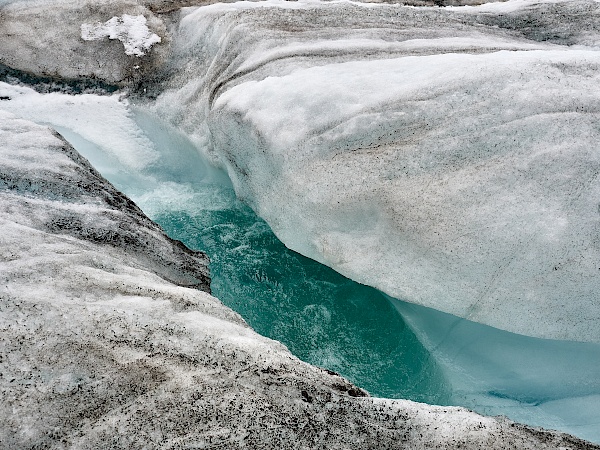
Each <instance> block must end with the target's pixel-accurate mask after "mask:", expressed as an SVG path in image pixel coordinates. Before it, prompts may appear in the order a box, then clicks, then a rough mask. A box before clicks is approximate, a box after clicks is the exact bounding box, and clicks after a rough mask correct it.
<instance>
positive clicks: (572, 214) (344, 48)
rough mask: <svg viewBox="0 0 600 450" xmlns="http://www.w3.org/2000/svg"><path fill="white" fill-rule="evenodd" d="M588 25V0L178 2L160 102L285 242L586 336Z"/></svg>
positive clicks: (597, 332) (592, 238)
mask: <svg viewBox="0 0 600 450" xmlns="http://www.w3.org/2000/svg"><path fill="white" fill-rule="evenodd" d="M598 23H600V5H599V4H598V2H592V1H559V2H551V3H534V2H517V3H514V4H513V3H511V4H504V5H495V4H494V5H485V6H483V7H481V8H477V7H461V8H448V9H426V8H407V7H402V6H398V5H395V6H385V5H377V6H374V5H369V6H365V5H357V4H350V3H331V4H321V3H302V2H300V3H293V4H288V3H285V4H279V3H276V2H271V3H269V2H265V3H260V4H253V3H236V4H228V5H213V6H209V7H205V8H199V9H188V10H185V11H184V13H183V15H182V18H181V21H180V25H179V28H178V30H177V32H176V35H175V39H174V43H173V48H174V52H175V53H174V56H173V58H172V61H173V62H172V66H170V67H169V68H168V70H171V72H170V78H169V82H167V83H165V84H164V87H166V91H165V92H164V93H163V94H162V95H160V96H159V97H158V99H157V105H158V106H157V110H158V111H159V113H160V114H161V115H162V116H164V117H167V118H170V120H171V121H172V123H174V124H176V125H177V126H179V127H181V128H182V129H183V130H185V132H186V133H188V134H189V136H191V138H192V139H193V140H194V142H195V143H196V144H197V145H198V146H199V147H207V148H208V152H207V153H208V154H209V156H210V157H211V158H213V160H215V161H218V162H219V163H220V164H221V165H222V166H224V167H225V168H226V169H227V171H228V172H229V174H230V176H231V178H232V180H233V183H234V186H235V188H236V191H237V193H238V194H239V195H240V196H241V197H242V198H243V199H245V200H247V201H248V202H249V203H250V204H251V205H252V207H253V208H254V209H255V210H256V211H257V213H258V214H259V215H260V216H261V217H263V218H265V219H266V220H267V222H268V223H269V225H270V226H271V227H272V228H273V230H274V231H275V233H276V234H277V236H278V237H280V238H281V240H282V241H283V242H284V243H285V244H286V245H287V246H289V247H290V248H292V249H294V250H296V251H299V252H300V253H302V254H304V255H307V256H309V257H311V258H313V259H316V260H318V261H321V262H323V263H325V264H327V265H329V266H331V267H334V268H335V269H336V270H338V271H339V272H341V273H343V274H345V275H347V276H349V277H350V278H352V279H354V280H357V281H360V282H362V283H365V284H369V285H372V286H375V287H378V288H379V289H381V290H383V291H385V292H386V293H388V294H390V295H392V296H394V297H396V298H402V299H406V300H408V301H410V302H414V303H418V304H422V305H426V306H431V307H434V308H436V309H439V310H442V311H445V312H449V313H452V314H455V315H458V316H462V317H467V318H469V319H470V320H473V321H477V322H481V323H485V324H488V325H492V326H494V327H498V328H501V329H505V330H509V331H512V332H517V333H521V334H526V335H531V336H536V337H544V338H554V339H567V340H579V341H593V342H598V341H599V340H600V327H598V325H597V324H598V320H599V319H600V302H598V292H599V289H600V266H598V261H600V247H599V244H598V239H597V236H598V226H599V224H600V215H599V206H598V205H599V199H600V183H599V182H598V173H600V152H598V146H597V142H598V141H599V139H600V130H599V129H598V126H597V124H598V122H599V111H600V94H599V93H598V92H599V91H598V89H597V86H598V83H599V82H600V70H599V69H600V52H599V51H598V45H599V43H600V38H599V34H598V28H597V24H598ZM207 136H209V139H207Z"/></svg>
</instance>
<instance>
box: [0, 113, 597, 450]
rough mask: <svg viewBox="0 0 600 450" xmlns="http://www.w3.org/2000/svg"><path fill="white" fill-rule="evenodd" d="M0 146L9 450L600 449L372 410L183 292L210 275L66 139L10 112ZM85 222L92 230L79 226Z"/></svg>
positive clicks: (1, 319) (451, 416)
mask: <svg viewBox="0 0 600 450" xmlns="http://www.w3.org/2000/svg"><path fill="white" fill-rule="evenodd" d="M0 139H1V142H2V145H1V146H0V177H1V178H0V222H1V224H2V234H1V235H0V244H1V245H0V269H1V270H0V274H1V275H0V277H1V280H2V282H1V283H0V352H1V354H2V359H0V367H1V370H2V377H1V378H0V389H1V390H2V396H1V397H0V423H1V426H0V439H1V441H2V445H3V448H7V449H13V448H14V449H17V448H25V447H27V448H31V447H53V448H61V447H85V448H132V447H138V446H139V447H142V446H143V447H145V448H179V447H182V446H190V447H215V446H226V447H230V446H232V445H234V446H240V447H247V448H261V447H268V448H299V449H304V448H306V449H309V448H311V449H312V448H348V447H349V446H352V447H357V448H381V447H385V448H406V447H410V448H448V447H452V446H459V445H460V446H461V447H463V448H481V449H483V448H486V449H488V448H492V449H494V448H497V449H504V448H531V449H534V448H535V449H539V448H558V447H560V448H573V449H575V448H593V447H592V446H591V445H589V444H586V443H584V442H581V441H578V440H576V439H573V438H571V437H569V436H565V435H559V434H555V433H547V432H542V431H539V430H531V429H529V428H527V427H524V426H520V425H516V424H513V423H510V422H508V421H506V420H502V419H494V418H485V417H481V416H478V415H477V414H474V413H471V412H468V411H466V410H464V409H459V408H450V407H444V408H442V407H435V406H428V405H422V404H416V403H412V402H408V401H392V400H383V399H373V398H370V397H364V396H363V395H364V393H363V392H361V391H360V390H359V389H357V388H356V387H354V386H352V385H351V384H349V383H348V382H347V381H346V380H344V379H343V378H341V377H339V376H336V375H332V374H328V373H326V372H325V371H323V370H321V369H318V368H315V367H313V366H310V365H307V364H305V363H302V362H300V361H299V360H297V359H295V358H294V357H292V356H291V355H290V354H289V352H288V351H287V349H285V347H283V346H282V345H281V344H279V343H277V342H276V341H272V340H269V339H266V338H264V337H261V336H260V335H258V334H256V333H255V332H253V331H252V330H251V329H250V328H249V327H248V326H247V325H246V324H245V323H244V321H243V320H242V319H241V318H240V317H239V316H238V315H237V314H236V313H234V312H233V311H231V310H229V309H227V308H225V307H224V306H223V305H222V304H221V303H220V302H219V301H218V300H217V299H215V298H214V297H211V296H210V295H209V294H207V293H205V292H201V291H199V290H196V289H189V288H184V287H181V286H180V285H179V284H180V281H179V280H186V279H189V278H194V277H197V275H198V274H203V273H204V270H205V266H204V264H205V261H204V260H203V258H202V255H200V254H196V253H194V252H190V251H189V250H187V249H186V248H184V247H183V246H179V245H176V244H175V243H174V242H173V241H171V240H170V239H169V238H167V237H166V236H165V235H164V234H163V233H162V232H161V231H160V230H159V229H158V227H156V225H154V224H153V223H152V222H150V221H149V220H148V219H147V218H146V217H145V216H144V215H143V214H142V213H141V212H140V211H139V209H137V208H136V207H135V206H134V205H133V204H132V203H131V202H130V201H128V199H127V198H126V197H124V196H123V195H121V194H119V193H118V192H117V191H116V190H115V189H114V188H113V187H112V186H111V185H109V184H108V183H107V182H106V181H105V180H104V179H102V178H101V177H100V176H99V175H98V174H97V173H96V172H95V171H94V170H93V169H92V168H91V166H90V165H89V164H88V163H87V162H86V161H85V160H84V159H83V158H81V157H80V156H79V155H78V154H77V153H76V152H75V151H74V150H73V149H72V148H71V147H70V146H69V145H68V144H67V143H66V142H65V141H64V140H63V139H61V138H60V136H59V135H57V134H55V133H53V132H51V131H50V130H49V129H47V128H45V127H41V126H38V125H34V124H32V123H31V122H28V121H25V120H23V119H19V118H17V117H15V116H13V115H11V114H10V113H6V112H4V111H0ZM74 214H79V215H80V216H81V217H82V218H83V219H85V220H86V221H87V222H88V223H86V224H82V226H81V227H79V228H73V227H71V228H69V226H70V225H73V224H74V223H76V221H74V220H73V215H74ZM130 226H133V227H132V228H128V227H130ZM94 230H95V231H94ZM100 230H103V231H104V234H103V235H100V234H98V232H99V231H100ZM132 243H140V244H141V246H140V247H138V246H136V245H132ZM169 246H170V247H171V249H172V251H171V252H165V248H168V247H169ZM182 260H183V261H187V263H186V264H180V262H181V261H182ZM166 267H171V268H175V270H174V271H173V273H174V274H176V275H177V277H178V278H179V279H174V281H175V284H174V283H171V282H169V281H167V280H166V279H165V276H164V271H165V268H166ZM202 285H203V286H206V285H205V284H202Z"/></svg>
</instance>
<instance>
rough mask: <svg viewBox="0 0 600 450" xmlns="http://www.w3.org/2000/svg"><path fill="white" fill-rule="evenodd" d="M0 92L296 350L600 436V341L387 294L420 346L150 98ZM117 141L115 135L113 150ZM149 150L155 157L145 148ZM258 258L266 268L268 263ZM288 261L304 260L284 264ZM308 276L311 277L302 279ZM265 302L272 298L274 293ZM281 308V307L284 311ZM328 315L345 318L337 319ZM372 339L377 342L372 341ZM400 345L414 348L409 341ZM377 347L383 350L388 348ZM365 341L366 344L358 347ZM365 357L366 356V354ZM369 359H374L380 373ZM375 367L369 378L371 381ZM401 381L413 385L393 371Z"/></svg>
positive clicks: (226, 296) (347, 369)
mask: <svg viewBox="0 0 600 450" xmlns="http://www.w3.org/2000/svg"><path fill="white" fill-rule="evenodd" d="M2 89H3V90H2ZM0 93H4V95H6V96H11V97H12V98H14V99H15V100H14V101H13V100H11V101H10V102H4V103H2V104H0V109H2V108H6V109H10V110H12V111H13V112H18V113H19V114H20V115H21V116H26V117H28V118H30V119H32V120H36V121H39V122H40V123H48V124H51V125H53V126H54V124H60V127H59V128H60V129H61V131H62V132H63V134H64V135H65V136H67V137H68V138H69V140H70V141H71V142H72V143H73V144H74V145H75V146H76V148H78V150H80V151H81V152H82V153H83V154H84V155H85V156H86V157H87V158H88V159H90V161H92V162H93V163H94V165H96V166H97V167H99V168H101V170H102V171H103V173H106V175H107V176H108V177H109V178H110V179H111V180H114V181H115V183H116V184H117V185H119V186H120V187H121V188H122V189H124V190H125V191H126V192H127V193H128V194H130V195H131V196H132V197H133V198H134V199H135V201H136V203H137V204H138V205H140V206H141V207H142V208H143V209H144V211H145V212H147V213H148V214H150V215H151V217H153V218H154V219H156V220H158V221H159V223H160V224H161V225H162V226H163V227H164V228H165V229H166V230H168V231H169V233H170V234H171V236H172V237H175V238H177V239H181V240H184V241H185V242H187V243H189V244H190V245H191V246H192V247H193V248H204V249H207V248H210V249H212V250H211V255H213V256H212V257H213V258H214V259H215V261H216V264H214V265H213V266H212V267H213V269H214V270H215V272H214V278H213V286H214V289H215V294H218V296H219V297H220V299H221V300H222V301H224V302H225V303H226V304H227V305H229V306H230V307H233V308H234V309H235V310H236V311H238V312H240V313H242V314H243V315H244V317H245V318H246V320H247V321H248V322H249V323H250V324H251V325H252V326H253V327H255V329H256V330H257V331H260V332H261V333H262V334H266V335H268V336H271V337H274V338H277V339H279V340H282V341H283V342H285V343H286V344H287V345H288V346H289V347H290V349H291V350H293V351H294V353H295V354H296V355H297V356H302V357H303V358H305V359H307V360H309V361H312V362H313V363H316V364H317V365H320V366H325V367H328V368H330V369H335V370H336V371H340V372H342V373H344V374H345V375H346V376H349V377H351V378H352V379H353V380H356V381H361V382H362V383H364V384H362V386H363V387H366V386H369V387H370V388H372V389H375V393H377V394H378V395H382V394H386V395H389V396H398V395H403V396H410V398H412V399H420V400H426V399H428V401H429V402H436V403H437V402H444V403H446V404H457V405H462V406H466V407H468V408H471V409H474V410H476V411H478V412H480V413H485V414H488V415H506V416H508V417H510V418H511V419H513V420H518V421H522V422H525V423H529V424H534V425H536V426H544V427H547V428H551V429H559V430H563V431H567V432H570V433H574V434H575V435H577V436H580V437H583V438H586V439H590V440H592V441H599V440H600V436H598V433H597V430H598V429H599V427H598V420H599V418H600V410H599V406H598V405H599V404H598V402H597V401H596V400H597V398H598V395H600V385H598V383H597V381H596V380H598V379H600V364H598V361H600V347H598V344H589V343H576V342H563V341H552V340H543V339H535V338H528V337H524V336H519V335H515V334H512V333H507V332H504V331H501V330H497V329H494V328H491V327H488V326H484V325H480V324H476V323H472V322H469V321H466V320H462V319H460V318H458V317H456V316H450V315H447V314H444V313H440V312H435V311H433V310H429V309H427V308H422V307H416V306H414V305H413V306H411V305H410V304H407V303H405V302H398V301H396V300H394V299H391V300H390V301H391V302H392V304H394V305H396V307H397V309H398V311H399V312H400V313H401V314H402V317H403V318H404V319H405V320H406V321H407V322H408V324H409V325H410V326H411V328H412V329H413V330H414V331H415V333H416V334H417V336H418V338H419V339H420V340H421V342H422V343H423V345H424V346H425V348H426V349H427V350H428V351H429V352H430V355H427V354H425V353H424V352H423V350H422V348H421V346H420V345H418V344H415V343H412V344H411V343H410V342H411V341H410V340H411V339H414V338H411V336H410V334H411V333H408V332H403V333H400V332H399V327H395V328H394V327H392V328H390V327H389V326H387V325H386V324H387V322H386V320H387V321H392V322H394V320H393V317H392V316H393V314H394V313H393V312H390V311H388V312H387V314H388V316H386V317H385V318H381V319H377V314H383V313H384V311H385V310H386V308H385V305H382V304H381V301H380V300H378V298H377V296H378V295H379V294H378V293H369V292H367V289H366V288H365V287H361V286H356V285H355V286H353V287H352V286H349V285H348V286H343V285H340V286H339V288H337V289H340V290H341V292H343V290H344V289H352V295H349V294H348V293H346V294H344V295H343V296H340V295H338V294H336V292H335V288H334V283H339V280H337V279H334V278H333V277H330V276H325V277H324V276H323V275H322V274H321V272H322V271H311V269H310V266H309V265H306V266H298V265H297V264H295V263H294V261H293V260H294V259H296V258H298V257H297V256H293V255H291V254H287V253H285V252H284V251H283V250H282V249H279V250H278V249H271V248H270V247H272V246H273V245H274V244H272V243H270V242H271V241H272V240H273V239H272V238H269V235H270V233H269V232H268V229H267V230H266V231H265V228H266V227H265V225H264V224H261V223H259V222H256V219H255V218H254V219H253V218H252V214H251V213H249V212H247V211H244V208H243V207H242V206H241V205H239V204H238V202H237V201H236V200H235V198H234V195H233V193H232V187H231V186H230V185H229V184H228V181H227V179H226V178H224V177H223V175H222V174H220V173H219V172H218V171H216V170H214V169H212V168H211V167H210V166H208V165H207V164H206V162H203V161H202V159H201V158H199V157H198V154H197V151H196V149H195V148H194V147H193V146H192V145H191V143H190V142H189V141H187V140H186V138H185V136H182V135H181V134H180V133H178V132H177V131H176V130H173V129H171V128H170V127H168V126H166V125H164V124H161V122H160V120H158V119H157V118H155V117H153V116H152V114H151V113H149V112H148V111H147V110H146V109H145V108H139V107H136V106H133V105H131V104H130V103H129V102H128V101H127V100H125V99H123V98H120V97H119V96H108V97H106V96H104V97H95V96H86V95H83V96H77V97H73V96H69V95H63V94H46V95H41V94H38V93H36V92H34V91H32V90H30V89H26V88H21V87H14V86H7V85H0ZM58 112H60V114H59V113H58ZM92 119H93V120H95V121H96V122H92V123H96V130H95V131H96V132H95V133H93V134H92V133H90V132H89V131H88V128H89V127H90V121H92ZM117 123H118V124H119V125H120V126H119V127H118V128H117V127H116V124H117ZM84 136H85V137H84ZM114 145H118V151H119V158H118V159H117V158H116V157H115V151H116V150H117V149H115V148H113V146H114ZM144 146H148V148H144ZM147 152H150V154H152V155H153V157H152V158H147V157H145V156H144V155H146V154H147ZM213 217H216V218H213ZM221 217H222V218H221ZM244 226H248V228H244ZM202 239H205V240H204V241H203V240H202ZM212 241H214V242H212ZM263 247H264V248H263ZM264 263H266V264H267V265H268V264H271V267H270V268H265V267H264ZM289 270H292V271H301V272H303V273H302V274H298V275H296V276H295V277H294V276H288V275H285V274H286V273H287V272H286V271H289ZM253 271H255V272H256V273H254V272H253ZM313 272H314V273H313ZM303 275H304V276H307V277H310V276H312V277H314V278H307V279H302V276H303ZM252 277H260V279H258V281H259V282H258V283H256V284H255V285H253V283H252V281H251V280H246V278H252ZM280 283H281V284H280ZM263 285H267V286H270V287H271V289H272V290H271V291H268V292H267V293H266V294H267V295H268V296H270V298H271V299H270V300H268V301H266V302H265V304H264V305H261V304H260V303H259V302H258V301H257V300H255V299H253V298H251V296H252V295H260V294H259V291H255V292H250V293H248V292H246V291H247V290H249V289H255V288H257V287H258V288H260V287H261V286H263ZM328 285H329V286H328ZM304 291H307V292H304ZM314 295H329V296H331V299H330V300H328V299H327V298H323V299H314V300H311V299H310V297H311V296H314ZM361 295H362V296H371V297H372V299H371V300H372V301H373V304H372V305H371V306H366V305H365V301H364V300H363V299H361V298H360V296H361ZM331 301H333V302H347V303H348V305H347V307H345V308H344V307H340V308H337V307H336V306H334V305H329V303H330V302H331ZM273 302H277V305H273V306H271V304H272V303H273ZM356 305H362V307H363V308H365V311H364V313H363V314H361V313H360V312H355V313H353V314H358V315H360V316H362V317H363V318H364V319H365V321H366V322H368V320H367V319H369V317H370V319H369V320H378V321H379V325H380V327H379V329H378V330H371V331H368V328H364V329H358V328H355V327H357V326H358V325H360V323H357V322H353V321H350V320H349V319H348V318H347V317H346V316H347V315H348V314H350V315H351V314H352V313H351V312H350V313H348V312H345V310H349V309H352V308H353V307H355V306H356ZM256 308H260V309H256ZM367 308H370V311H366V309H367ZM278 309H285V312H284V313H278V312H277V310H278ZM374 309H375V310H374ZM328 315H329V319H328V318H327V317H328ZM332 319H335V320H336V321H338V322H339V323H337V324H331V323H330V321H331V320H332ZM359 322H360V321H359ZM299 325H300V326H302V327H304V328H303V329H304V331H305V332H304V334H301V333H300V334H299V333H298V331H294V327H297V326H299ZM364 325H368V323H365V324H363V326H364ZM344 327H350V328H349V329H344ZM309 329H310V330H311V332H310V333H307V332H306V330H309ZM367 332H370V333H378V332H379V333H383V332H393V333H395V338H396V339H398V340H400V339H403V341H402V342H400V341H399V342H398V343H397V344H396V346H397V348H396V346H394V344H393V342H392V341H390V342H388V341H387V340H385V339H383V338H382V339H379V340H378V339H368V338H364V339H363V338H362V337H361V334H364V333H367ZM327 333H332V334H334V335H332V336H327ZM353 334H354V335H353ZM337 337H339V338H340V340H337ZM373 342H380V344H381V345H383V346H384V347H382V348H374V347H373ZM311 343H312V344H311ZM386 343H387V344H386ZM406 345H412V346H413V347H412V348H410V349H406V350H403V349H402V347H403V346H406ZM342 346H346V347H347V348H343V349H342ZM386 349H387V350H386ZM385 351H388V352H390V353H389V354H388V361H386V360H385V354H384V353H383V352H385ZM397 351H400V352H402V351H406V352H407V353H406V355H405V356H404V357H403V358H404V360H405V361H402V362H400V363H398V364H396V363H395V362H394V361H393V358H395V357H396V356H394V355H396V352H397ZM366 352H369V353H370V355H369V356H365V357H364V358H359V357H358V356H357V355H360V354H361V353H366ZM410 352H412V354H410V356H409V353H410ZM353 355H354V356H353ZM345 358H346V359H345ZM352 358H356V359H360V360H359V361H353V359H352ZM411 359H413V361H411ZM428 360H431V363H430V362H428ZM369 362H370V363H371V364H372V365H373V367H367V366H366V365H365V364H367V363H369ZM390 364H392V365H393V364H396V368H397V370H399V371H402V373H398V374H396V375H394V374H393V373H392V372H389V368H388V365H390ZM411 364H413V365H414V368H413V367H411ZM403 365H404V366H403ZM440 369H441V370H440ZM374 370H376V371H377V372H378V373H377V374H375V375H374V374H373V371H374ZM411 371H412V372H411ZM388 372H389V374H388ZM369 376H371V379H370V380H368V382H367V381H365V378H366V377H369ZM398 380H400V381H401V380H405V381H404V382H405V383H409V384H414V386H408V387H407V386H404V385H402V384H398V383H399V381H398Z"/></svg>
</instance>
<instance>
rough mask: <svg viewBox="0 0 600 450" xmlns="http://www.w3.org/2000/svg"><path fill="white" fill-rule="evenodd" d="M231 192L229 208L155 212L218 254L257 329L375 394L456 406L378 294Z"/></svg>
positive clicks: (232, 302)
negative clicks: (305, 249) (289, 242)
mask: <svg viewBox="0 0 600 450" xmlns="http://www.w3.org/2000/svg"><path fill="white" fill-rule="evenodd" d="M204 188H205V189H219V187H216V186H212V187H211V186H204ZM220 189H222V188H220ZM213 194H214V193H213ZM223 195H226V196H227V195H230V196H231V201H230V202H225V203H226V204H228V206H227V207H225V208H223V209H217V210H215V209H212V208H211V209H205V210H202V209H200V210H196V211H195V213H194V214H189V213H188V212H185V211H169V212H162V213H159V214H157V215H156V216H154V217H152V218H153V219H154V220H155V221H156V222H158V223H159V224H160V225H161V226H162V227H163V228H164V230H165V231H166V232H167V234H169V235H170V236H171V237H173V238H175V239H179V240H181V241H183V242H184V243H185V244H186V245H187V246H188V247H190V248H193V249H197V250H202V251H205V252H206V253H207V254H208V255H209V256H210V258H211V265H210V269H211V276H212V291H213V294H214V295H215V296H216V297H218V298H219V299H220V300H221V301H222V302H223V303H224V304H226V305H227V306H229V307H230V308H232V309H234V310H235V311H237V312H239V313H240V314H241V315H242V316H243V317H244V319H245V320H246V321H247V322H248V323H249V324H250V325H251V326H252V327H253V328H254V329H255V330H256V331H257V332H258V333H260V334H262V335H264V336H268V337H270V338H273V339H277V340H279V341H281V342H283V343H284V344H285V345H286V346H287V347H288V348H289V349H290V351H291V352H292V353H293V354H294V355H296V356H297V357H299V358H300V359H302V360H304V361H307V362H310V363H312V364H315V365H317V366H320V367H324V368H327V369H330V370H333V371H335V372H338V373H340V374H342V375H344V376H345V377H347V378H348V379H350V380H351V381H353V382H354V383H355V384H357V385H358V386H360V387H362V388H364V389H366V390H367V391H369V392H370V393H371V394H372V395H375V396H383V397H392V398H394V397H395V398H408V399H412V400H416V401H423V402H428V403H433V404H446V403H448V401H449V392H448V387H447V383H446V382H445V380H444V377H443V375H442V372H441V371H440V369H439V368H438V367H437V365H436V363H435V361H434V360H433V358H432V357H431V356H430V354H429V352H428V351H427V350H426V349H425V348H423V346H422V345H421V343H420V342H419V341H418V339H417V338H416V337H415V335H414V334H413V332H412V331H411V330H410V329H409V328H408V326H407V325H406V324H405V323H404V321H403V319H402V317H401V316H400V314H399V313H398V312H397V311H396V309H395V308H394V307H393V306H392V305H391V304H390V303H389V301H388V300H387V299H386V298H385V297H384V296H383V295H382V294H381V293H380V292H379V291H377V290H375V289H373V288H370V287H367V286H363V285H361V284H358V283H356V282H354V281H352V280H349V279H347V278H345V277H343V276H341V275H339V274H338V273H337V272H335V271H333V270H331V269H329V268H328V267H325V266H323V265H322V264H319V263H317V262H315V261H312V260H310V259H308V258H305V257H303V256H302V255H299V254H298V253H295V252H293V251H291V250H288V249H287V248H286V247H285V246H284V245H283V244H282V243H281V242H280V241H279V240H278V239H277V238H276V237H275V235H274V234H273V232H272V231H271V230H270V228H269V226H268V225H267V224H266V223H265V222H264V221H262V220H261V219H259V218H258V217H257V216H256V215H255V214H254V213H253V212H252V210H250V208H248V207H247V206H245V205H243V204H242V203H241V202H239V201H236V200H235V199H234V198H233V192H230V193H227V192H223V191H222V190H221V192H220V196H221V198H222V196H223Z"/></svg>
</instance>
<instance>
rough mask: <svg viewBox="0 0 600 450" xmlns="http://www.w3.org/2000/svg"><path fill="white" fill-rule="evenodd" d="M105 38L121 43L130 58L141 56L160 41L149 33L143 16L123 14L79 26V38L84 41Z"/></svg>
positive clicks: (156, 36) (155, 35)
mask: <svg viewBox="0 0 600 450" xmlns="http://www.w3.org/2000/svg"><path fill="white" fill-rule="evenodd" d="M105 37H108V38H109V39H118V40H119V41H121V42H122V43H123V46H124V47H125V54H126V55H131V56H143V55H145V54H146V53H147V52H148V51H149V50H150V48H152V46H153V45H154V44H158V43H159V42H160V41H161V39H160V36H158V35H157V34H155V33H152V32H151V31H150V29H149V28H148V26H147V25H146V18H145V17H144V16H143V15H139V16H130V15H129V14H123V15H122V16H120V17H118V16H116V17H113V18H112V19H109V20H107V21H106V22H104V23H100V22H97V23H94V24H90V23H84V24H82V25H81V38H82V39H83V40H84V41H97V40H100V39H103V38H105Z"/></svg>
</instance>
